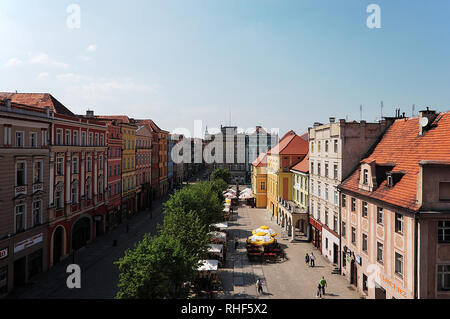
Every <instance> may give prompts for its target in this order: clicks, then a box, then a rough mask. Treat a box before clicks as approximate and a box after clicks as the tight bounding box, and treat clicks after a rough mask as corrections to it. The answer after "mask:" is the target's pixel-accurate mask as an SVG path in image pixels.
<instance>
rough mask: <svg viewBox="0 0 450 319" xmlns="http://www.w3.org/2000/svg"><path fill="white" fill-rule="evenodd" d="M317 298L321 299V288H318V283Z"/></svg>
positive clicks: (318, 286)
mask: <svg viewBox="0 0 450 319" xmlns="http://www.w3.org/2000/svg"><path fill="white" fill-rule="evenodd" d="M316 297H317V298H322V287H321V286H320V283H319V284H318V285H317V294H316Z"/></svg>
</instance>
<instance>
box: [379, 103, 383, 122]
mask: <svg viewBox="0 0 450 319" xmlns="http://www.w3.org/2000/svg"><path fill="white" fill-rule="evenodd" d="M380 109H381V117H380V120H382V119H383V101H381V105H380Z"/></svg>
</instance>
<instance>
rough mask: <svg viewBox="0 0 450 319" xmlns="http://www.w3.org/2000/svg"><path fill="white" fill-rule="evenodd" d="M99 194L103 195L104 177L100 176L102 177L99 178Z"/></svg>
mask: <svg viewBox="0 0 450 319" xmlns="http://www.w3.org/2000/svg"><path fill="white" fill-rule="evenodd" d="M98 193H99V194H100V195H103V176H102V175H100V177H99V178H98Z"/></svg>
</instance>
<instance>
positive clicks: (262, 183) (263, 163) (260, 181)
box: [252, 153, 267, 208]
mask: <svg viewBox="0 0 450 319" xmlns="http://www.w3.org/2000/svg"><path fill="white" fill-rule="evenodd" d="M252 191H253V195H254V196H255V205H256V207H257V208H265V207H267V154H266V153H261V154H260V155H259V156H258V158H257V159H256V160H255V161H253V163H252Z"/></svg>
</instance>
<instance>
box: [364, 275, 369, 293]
mask: <svg viewBox="0 0 450 319" xmlns="http://www.w3.org/2000/svg"><path fill="white" fill-rule="evenodd" d="M368 290H369V289H368V286H367V276H366V274H363V291H364V292H366V293H367V292H368Z"/></svg>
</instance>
